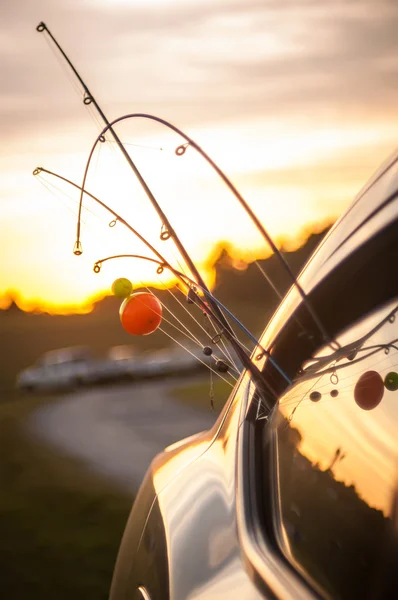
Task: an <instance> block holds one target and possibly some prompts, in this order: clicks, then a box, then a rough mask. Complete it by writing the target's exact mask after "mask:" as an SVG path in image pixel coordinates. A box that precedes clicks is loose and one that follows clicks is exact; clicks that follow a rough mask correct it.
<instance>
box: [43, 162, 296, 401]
mask: <svg viewBox="0 0 398 600" xmlns="http://www.w3.org/2000/svg"><path fill="white" fill-rule="evenodd" d="M40 173H47V174H48V175H50V176H53V177H56V178H58V179H60V180H61V181H64V182H65V183H67V184H69V185H71V186H73V187H75V188H76V189H78V190H80V191H83V193H84V194H86V195H87V196H89V197H90V198H91V199H92V200H94V201H95V202H97V203H98V204H99V205H100V206H102V207H103V208H105V209H106V210H107V211H108V212H110V213H111V215H112V216H113V217H114V220H115V221H119V222H120V223H121V224H122V225H124V226H125V227H126V228H127V229H128V230H129V231H130V232H131V233H133V235H135V236H136V237H137V238H138V239H139V240H140V241H141V242H142V243H144V244H145V245H146V247H147V248H148V249H149V250H150V251H151V252H153V254H155V256H156V257H157V260H156V259H153V258H150V257H147V256H141V255H117V256H110V257H106V258H103V259H100V260H98V261H96V263H95V264H94V272H95V273H99V271H100V269H101V265H102V263H103V262H105V261H108V260H111V259H114V258H125V257H126V258H127V257H131V258H139V259H143V260H147V261H150V262H152V263H154V264H156V265H157V273H158V274H159V275H160V274H161V273H162V272H163V271H164V269H165V268H166V269H167V270H169V271H170V272H171V273H172V274H173V275H174V276H175V277H176V278H177V279H178V281H180V283H182V284H183V286H184V287H186V288H188V290H189V293H190V294H191V296H190V297H191V299H192V298H193V300H194V301H195V303H196V304H197V305H198V307H199V308H200V309H201V310H202V312H203V313H204V314H207V315H208V316H209V317H211V318H212V319H213V320H214V321H215V323H216V324H217V325H218V327H219V328H220V332H219V333H218V334H217V335H219V336H222V335H223V334H225V336H226V337H227V339H228V340H229V342H230V343H231V345H232V347H233V348H234V350H235V352H236V354H237V355H238V356H239V358H240V359H241V360H242V364H243V365H244V366H245V368H246V369H248V370H249V371H250V372H251V373H252V375H253V376H256V377H257V378H261V373H260V371H259V370H258V368H257V367H256V365H254V364H253V362H252V361H251V360H250V357H249V356H248V354H246V352H245V351H244V349H243V348H242V346H241V345H240V344H241V342H240V341H239V339H238V338H237V337H236V335H235V334H234V332H233V331H232V330H230V329H226V328H225V325H224V323H223V321H222V320H221V319H220V318H219V317H218V315H217V314H215V311H214V310H212V309H211V308H210V307H209V305H208V304H207V303H206V302H204V301H203V300H202V298H201V297H200V296H199V295H198V293H197V291H196V289H195V288H198V289H199V290H200V291H201V292H202V293H203V294H204V296H205V297H206V299H207V300H208V302H209V304H211V303H213V304H215V305H216V306H217V307H218V308H219V310H220V311H221V312H222V311H225V312H226V313H227V314H228V316H229V317H230V318H231V319H232V320H233V321H234V322H235V323H236V324H237V325H238V327H239V328H240V329H241V330H242V331H243V332H244V333H245V334H246V335H247V336H248V337H249V339H250V340H251V341H252V342H253V343H254V344H255V346H256V348H258V349H259V350H260V353H261V355H265V356H267V357H268V358H269V360H270V362H271V363H272V365H273V366H274V368H275V369H276V370H277V371H278V372H279V374H280V375H282V377H283V378H284V379H285V381H286V382H287V383H288V384H289V385H290V384H291V383H292V381H291V379H290V378H289V377H288V376H287V375H286V374H285V373H284V371H283V370H282V369H281V368H280V367H279V365H278V364H277V363H276V361H275V360H274V359H273V358H272V356H271V353H270V352H269V351H268V350H266V349H265V348H263V347H262V346H261V344H260V343H259V341H258V340H257V339H256V338H255V337H254V336H253V334H252V333H251V332H250V331H249V330H248V329H247V328H246V327H245V326H244V325H243V323H241V321H240V320H239V319H237V318H236V317H235V315H234V314H233V313H232V312H231V311H230V310H229V309H228V308H227V307H226V306H225V305H223V304H222V303H221V302H220V301H219V300H218V299H217V298H216V297H215V296H214V295H213V294H212V293H211V292H210V291H209V290H208V289H207V287H202V286H201V285H200V284H198V283H197V282H196V281H193V280H192V279H191V278H190V277H188V275H186V274H185V273H182V272H180V271H178V270H177V269H175V268H174V267H173V266H172V265H171V264H170V263H169V262H168V261H167V260H166V259H165V258H164V256H162V254H161V253H160V252H158V250H156V248H155V247H154V246H153V245H152V244H151V243H150V242H149V241H148V240H147V239H146V238H145V237H144V236H143V235H141V234H140V233H139V232H138V231H137V230H136V229H135V228H134V227H132V226H131V225H130V224H129V223H128V222H127V221H126V220H125V219H124V218H123V217H122V216H121V215H119V214H118V213H117V212H116V211H115V210H113V209H112V208H111V207H110V206H108V204H106V203H105V202H103V201H102V200H100V199H99V198H98V197H97V196H95V195H94V194H92V193H90V192H89V191H88V190H86V189H83V188H82V187H81V186H80V185H78V184H77V183H75V182H73V181H71V180H70V179H68V178H67V177H64V176H63V175H60V174H58V173H55V172H53V171H50V170H48V169H45V168H44V167H36V168H35V169H34V171H33V175H34V176H35V177H36V176H38V175H39V174H40ZM253 371H254V373H253ZM261 379H262V378H261ZM271 391H272V392H273V390H271Z"/></svg>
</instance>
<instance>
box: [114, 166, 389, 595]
mask: <svg viewBox="0 0 398 600" xmlns="http://www.w3.org/2000/svg"><path fill="white" fill-rule="evenodd" d="M397 165H398V163H397V160H396V158H395V159H394V160H392V161H390V163H389V164H388V165H386V166H385V167H383V169H382V170H381V172H380V173H379V174H377V175H376V176H375V177H374V178H373V181H372V182H371V183H370V184H368V185H367V186H366V187H365V188H364V190H363V191H362V192H361V193H360V194H359V196H358V197H357V199H356V200H355V201H354V203H353V204H352V206H351V207H350V208H349V209H348V211H347V212H346V213H345V215H343V216H342V217H341V219H340V220H339V222H338V223H337V224H336V225H335V226H334V227H333V229H332V231H331V232H330V234H329V235H328V236H327V238H326V239H325V240H324V241H323V242H322V244H321V245H320V247H319V248H318V250H317V251H316V252H315V253H314V255H313V257H312V258H311V259H310V260H309V262H308V263H307V265H306V266H305V267H304V269H303V271H302V273H301V275H300V279H299V281H300V284H301V285H302V287H303V288H304V290H305V292H306V293H307V295H308V296H307V298H308V299H307V300H305V301H303V298H302V294H300V291H299V290H298V288H297V286H292V288H291V289H290V291H289V292H288V294H287V296H286V298H285V299H284V300H283V302H282V303H281V305H280V307H279V308H278V310H277V311H276V313H275V315H274V317H273V319H272V320H271V321H270V323H269V325H268V327H267V328H266V329H265V331H264V333H263V335H262V337H261V339H260V344H261V347H262V348H269V349H271V350H272V356H273V359H274V360H277V361H278V364H279V366H280V367H281V369H282V370H283V369H285V374H286V373H287V375H286V377H285V378H283V377H281V376H280V374H279V373H277V372H276V370H275V368H274V367H273V365H272V362H271V361H270V360H269V359H268V357H267V355H266V353H264V352H262V350H261V348H257V349H256V350H255V352H254V354H253V356H252V360H253V361H254V363H255V364H256V366H257V367H258V368H259V369H260V370H262V371H263V374H264V378H265V379H266V380H267V381H268V383H270V384H271V383H272V386H274V389H275V390H276V391H275V393H276V394H277V396H278V397H279V398H281V399H282V402H283V399H284V398H289V394H294V393H295V390H296V388H297V386H300V385H305V388H306V390H307V391H306V393H307V394H308V393H309V392H308V390H309V389H311V385H312V384H313V376H312V375H311V371H310V372H309V374H307V373H306V369H310V368H311V365H312V363H313V362H314V360H315V362H316V360H320V361H321V362H320V363H319V364H320V365H321V364H323V363H322V360H323V359H324V358H325V357H326V358H330V360H329V362H333V360H332V359H334V358H335V357H337V358H335V360H341V359H340V358H339V356H338V351H339V344H337V342H336V340H335V338H336V337H337V338H338V339H339V340H340V342H341V344H343V345H344V344H346V343H347V342H346V341H345V340H346V338H344V336H346V335H348V334H347V331H348V330H349V328H350V327H352V326H353V325H354V324H355V323H357V322H359V321H360V320H361V319H365V318H370V319H371V318H372V314H373V313H372V311H374V310H379V308H380V306H382V305H383V302H384V303H388V302H391V301H392V299H395V300H396V301H397V302H398V279H397V277H396V275H395V272H396V264H397V263H398V241H397V240H398V200H397V190H398V170H397ZM380 261H382V262H380ZM389 261H391V265H389ZM392 273H394V274H392ZM345 294H346V296H345ZM307 302H311V305H312V306H313V307H314V309H315V310H316V311H317V314H318V316H320V318H321V320H322V323H323V324H324V325H325V328H326V334H327V332H328V331H329V332H330V335H331V338H330V339H328V338H327V337H325V335H324V332H322V331H320V330H319V328H318V327H317V324H316V322H315V321H314V319H313V318H312V316H311V312H310V311H309V309H308V304H307ZM383 314H384V313H383ZM369 322H370V321H369ZM300 326H301V327H303V326H304V327H303V329H304V336H301V334H299V333H298V332H299V330H300ZM358 331H359V330H358ZM358 335H359V333H358ZM347 339H348V338H347ZM341 344H340V345H341ZM336 353H337V354H336ZM326 358H325V360H326ZM321 359H322V360H321ZM306 361H307V362H306ZM308 361H309V362H308ZM311 361H312V362H311ZM325 364H326V363H325ZM354 364H355V363H354ZM391 368H393V367H391ZM311 377H312V379H311ZM289 378H291V379H292V381H291V383H290V384H289V383H288V381H289ZM303 382H304V383H303ZM311 382H312V383H311ZM397 393H398V392H397ZM262 394H263V391H261V393H257V391H256V389H255V387H254V384H253V382H252V380H251V377H250V375H249V374H248V373H247V372H246V373H243V374H242V375H241V378H240V380H239V382H238V383H237V385H236V387H235V389H234V392H233V393H232V395H231V397H230V400H229V402H227V403H226V406H225V408H224V411H223V413H222V414H221V415H220V417H219V419H218V421H217V423H216V425H215V426H214V428H213V429H212V430H211V431H210V432H208V433H203V434H201V435H198V436H193V437H192V438H190V439H188V440H186V441H185V442H182V443H177V444H174V445H173V446H172V447H171V448H169V450H168V451H166V452H164V453H162V454H160V455H159V456H158V457H156V459H155V460H154V461H153V463H152V465H151V468H150V470H149V472H148V474H147V477H146V479H145V481H144V483H143V487H142V488H141V491H140V496H139V499H138V502H136V503H135V505H134V506H133V510H132V513H131V517H130V521H131V522H133V523H140V527H139V529H140V533H139V534H138V533H135V534H134V535H130V533H129V527H127V530H126V534H125V536H124V539H123V543H122V546H121V549H120V553H119V557H118V561H117V564H116V568H115V573H114V578H113V584H112V591H111V600H119V599H121V598H127V597H131V596H132V594H134V593H135V592H136V590H137V589H138V588H139V586H143V587H144V588H145V589H146V590H147V593H148V594H149V597H150V598H153V599H160V598H164V599H167V598H172V599H173V600H180V599H181V600H182V599H185V598H260V597H262V598H279V599H284V600H298V599H301V598H303V599H304V598H305V599H306V600H309V599H313V598H319V597H324V598H328V597H329V592H328V590H327V586H324V585H323V582H322V578H319V577H313V578H311V576H309V575H308V573H307V571H306V569H305V568H304V567H303V566H302V565H300V564H299V561H295V560H293V558H292V556H291V555H289V553H288V552H287V551H286V540H287V537H288V533H289V531H288V528H285V529H284V526H283V525H281V518H280V515H281V497H280V489H281V488H280V482H281V481H283V474H282V473H279V471H278V469H277V468H276V465H278V464H279V463H278V443H277V440H278V426H277V425H275V424H274V421H273V416H274V414H275V412H276V411H277V410H278V404H276V405H275V406H274V409H273V412H272V411H271V412H270V410H269V408H267V407H269V405H267V403H266V402H264V398H263V397H262ZM297 402H298V404H300V400H299V401H296V404H297ZM307 405H308V403H307ZM264 407H266V409H264ZM314 407H316V403H315V402H314V403H310V408H309V409H308V410H310V411H313V410H314ZM336 407H337V408H336V410H337V411H338V407H339V405H338V403H337V404H336ZM293 408H294V406H293ZM293 408H292V410H293ZM292 410H291V411H290V412H289V411H288V413H287V417H290V415H291V412H292ZM293 416H294V412H293ZM285 418H286V415H285ZM370 423H372V421H370ZM396 425H397V423H396V421H394V422H393V425H392V427H393V430H394V431H396ZM345 426H346V428H347V431H346V435H350V432H353V434H354V430H355V423H354V422H353V421H349V420H347V421H346V423H345ZM372 426H373V427H374V428H377V427H378V425H377V423H376V421H374V422H373V425H369V427H372ZM319 427H320V426H319ZM384 429H385V427H384V426H382V427H381V432H383V431H384ZM341 431H343V428H342V429H341ZM369 431H371V430H369ZM389 439H392V440H393V441H392V444H394V436H393V434H392V433H391V431H390V432H389ZM333 443H334V446H336V443H337V441H336V440H335V442H333ZM332 446H333V444H332ZM334 446H333V448H334ZM396 447H397V444H396V437H395V450H394V452H395V451H396ZM335 450H336V448H334V451H335ZM394 456H395V454H394ZM314 468H315V467H314ZM326 470H327V469H326ZM259 473H262V476H261V477H259ZM396 475H397V478H398V472H396ZM326 476H327V475H326ZM149 490H151V491H152V495H151V494H150V493H149ZM145 494H149V499H148V502H147V503H146V504H145V502H143V501H142V498H143V497H144V495H145ZM330 495H331V497H332V496H333V494H332V492H331V493H330ZM333 497H334V496H333ZM278 511H279V512H278ZM397 513H398V511H397V512H396V513H395V515H396V514H397ZM289 514H290V513H289ZM278 515H279V517H278ZM394 518H395V520H396V516H395V517H394ZM394 536H395V531H394ZM326 539H327V538H326V537H325V540H326ZM394 539H395V538H394ZM394 544H395V542H394V543H393V546H394ZM397 556H398V555H397ZM343 558H344V557H343ZM390 558H391V557H390V556H389V557H388V560H387V562H388V561H389V560H390ZM386 569H387V567H386ZM127 572H128V573H129V574H128V576H127V575H126V573H127ZM347 573H348V575H347V576H349V569H348V570H347ZM386 573H387V571H386ZM347 589H349V586H347ZM386 589H387V587H385V586H384V587H383V586H379V587H378V588H377V589H376V592H375V590H372V594H373V596H371V597H372V598H379V597H380V598H390V597H393V596H391V593H390V592H391V589H392V588H391V587H390V588H389V590H390V591H389V592H386ZM394 589H395V591H396V588H394ZM374 592H375V593H374ZM388 593H390V595H388ZM378 594H379V595H378ZM386 594H387V595H386Z"/></svg>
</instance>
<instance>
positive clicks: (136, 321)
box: [119, 292, 162, 335]
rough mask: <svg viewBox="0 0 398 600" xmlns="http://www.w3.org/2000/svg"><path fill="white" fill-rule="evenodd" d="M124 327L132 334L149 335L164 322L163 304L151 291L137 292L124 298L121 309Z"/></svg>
mask: <svg viewBox="0 0 398 600" xmlns="http://www.w3.org/2000/svg"><path fill="white" fill-rule="evenodd" d="M119 315H120V321H121V323H122V326H123V328H124V329H125V330H126V331H127V333H130V334H131V335H149V334H150V333H153V332H154V331H156V329H157V328H158V327H159V325H160V323H161V322H162V305H161V304H160V302H159V300H158V299H157V298H156V296H154V295H153V294H151V293H149V292H135V293H134V294H131V296H129V297H128V298H126V299H125V300H124V302H123V303H122V305H121V307H120V311H119Z"/></svg>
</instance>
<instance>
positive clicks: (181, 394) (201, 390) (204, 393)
mask: <svg viewBox="0 0 398 600" xmlns="http://www.w3.org/2000/svg"><path fill="white" fill-rule="evenodd" d="M231 392H232V388H231V386H230V385H228V384H227V383H226V382H225V381H224V380H223V379H216V380H215V381H214V412H215V413H216V414H218V413H220V412H221V409H222V408H223V406H224V404H225V403H226V401H227V400H228V398H229V395H230V393H231ZM171 395H172V397H173V398H174V399H175V400H177V401H178V402H182V403H184V404H188V405H189V406H193V407H194V408H199V409H201V410H210V381H209V378H206V379H204V380H203V381H200V382H197V383H194V384H190V385H186V386H183V387H176V388H175V389H174V390H172V392H171Z"/></svg>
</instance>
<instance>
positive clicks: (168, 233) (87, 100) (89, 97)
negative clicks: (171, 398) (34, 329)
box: [36, 22, 339, 350]
mask: <svg viewBox="0 0 398 600" xmlns="http://www.w3.org/2000/svg"><path fill="white" fill-rule="evenodd" d="M36 29H37V31H39V32H46V33H47V34H48V36H49V37H50V39H51V40H52V42H53V43H54V44H55V46H56V47H57V48H58V50H59V52H60V53H61V54H62V56H63V58H64V59H65V61H66V62H67V63H68V65H69V67H70V68H71V69H72V71H73V73H74V75H75V76H76V78H77V79H78V81H79V82H80V84H81V86H82V87H83V90H84V97H83V103H84V104H85V105H89V104H91V103H92V104H93V105H94V107H95V108H96V110H97V112H98V114H99V115H100V117H101V118H102V120H103V121H104V123H105V125H106V127H105V129H104V130H103V131H102V133H101V134H100V136H99V138H98V140H97V141H101V142H104V141H105V137H104V135H105V133H106V132H107V131H109V133H110V134H111V135H112V137H113V139H114V140H115V142H116V143H117V145H118V147H119V148H120V150H121V152H122V154H123V156H124V157H125V159H126V160H127V162H128V164H129V165H130V167H131V168H132V170H133V171H134V173H135V175H136V176H137V178H138V180H139V182H140V184H141V185H142V187H143V189H144V191H145V193H146V195H147V196H148V198H149V200H150V202H151V203H152V205H153V207H154V208H155V210H156V212H157V214H158V216H159V218H160V220H161V222H162V225H163V226H164V227H165V231H162V233H161V239H162V240H166V239H169V238H170V237H171V238H172V239H173V241H174V243H175V244H176V246H177V249H178V250H179V252H180V254H181V256H182V257H183V259H184V260H185V262H186V264H187V266H188V267H189V269H190V270H191V272H192V274H193V275H194V276H195V278H196V280H197V282H198V283H199V284H200V285H201V287H204V288H206V289H208V288H207V286H206V284H205V282H204V280H203V278H202V277H201V275H200V273H199V271H198V269H197V268H196V266H195V264H194V262H193V261H192V259H191V257H190V256H189V254H188V252H187V251H186V249H185V247H184V246H183V244H182V242H181V240H180V239H179V237H178V235H177V234H176V232H175V230H174V229H173V228H172V226H171V224H170V221H169V220H168V217H167V215H166V214H165V213H164V212H163V210H162V209H161V207H160V205H159V203H158V202H157V200H156V198H155V197H154V195H153V193H152V192H151V190H150V189H149V187H148V185H147V184H146V182H145V180H144V179H143V177H142V175H141V173H140V172H139V170H138V168H137V167H136V165H135V164H134V162H133V160H132V159H131V157H130V155H129V154H128V152H127V151H126V149H125V147H124V146H123V144H122V142H121V140H120V138H119V137H118V135H117V133H116V132H115V130H114V127H113V126H114V125H115V124H116V123H117V122H119V121H121V120H124V119H127V118H133V117H141V118H146V119H152V120H154V121H157V122H159V123H161V124H163V125H165V126H166V127H168V128H169V129H172V130H173V131H174V132H176V133H177V134H178V135H180V136H181V137H182V138H183V139H185V141H186V143H185V144H182V145H180V146H178V147H177V149H176V154H177V155H178V156H181V155H183V154H184V153H185V151H186V149H187V147H188V146H192V147H193V148H194V149H195V150H196V151H197V152H198V153H199V154H200V155H201V156H202V157H203V158H204V159H205V160H206V161H207V162H208V163H209V164H210V166H211V167H212V168H213V169H214V170H215V171H216V173H217V174H218V175H219V177H220V178H221V179H222V180H223V182H224V183H225V184H226V185H227V187H228V188H229V189H230V190H231V192H232V193H233V194H234V196H235V197H236V198H237V200H238V201H239V203H240V204H241V206H242V207H243V209H244V210H245V212H246V213H247V214H248V216H249V218H250V219H251V221H252V222H253V223H254V225H255V226H256V228H257V229H258V231H259V232H260V234H261V235H262V237H263V239H264V240H265V241H266V242H267V243H268V245H269V246H270V248H271V249H272V251H273V252H274V253H275V255H276V256H277V257H278V259H279V261H280V263H281V265H282V267H283V269H284V270H285V271H286V273H287V274H288V276H289V278H290V279H291V281H292V283H293V285H294V287H295V288H296V289H297V291H298V293H299V295H300V296H301V298H302V300H303V302H304V304H305V306H306V308H307V310H308V312H309V314H310V315H311V317H312V319H313V321H314V323H315V324H316V326H317V328H318V330H319V332H320V333H321V335H322V337H323V339H324V340H325V342H327V343H328V344H329V346H330V347H331V348H332V349H333V350H335V349H336V348H335V346H336V345H337V346H339V345H338V344H337V342H335V341H334V340H331V339H330V336H329V335H328V333H327V331H326V330H325V328H324V326H323V324H322V322H321V320H320V319H319V317H318V315H317V313H316V311H315V310H314V308H313V307H312V304H311V302H310V301H309V299H308V296H307V295H306V293H305V292H304V290H303V288H302V286H301V285H300V283H299V282H298V280H297V278H296V277H295V275H294V273H293V271H292V270H291V268H290V266H289V264H288V263H287V261H286V260H285V258H284V256H283V255H282V253H281V252H280V251H279V249H278V248H277V246H276V244H275V243H274V241H273V239H272V237H271V236H270V235H269V233H268V232H267V230H266V229H265V228H264V226H263V225H262V223H261V221H260V220H259V219H258V217H257V215H256V214H255V213H254V211H253V210H252V209H251V208H250V206H249V204H248V203H247V202H246V200H245V199H244V198H243V196H242V195H241V194H240V193H239V191H238V190H237V189H236V187H235V186H234V185H233V183H232V182H231V181H230V179H229V178H228V177H227V176H226V175H225V173H224V172H223V171H222V170H221V169H220V167H218V165H217V164H216V163H215V162H214V161H213V160H212V159H211V158H210V156H209V155H208V154H207V153H206V152H205V151H204V150H203V149H202V148H201V147H200V146H199V145H198V144H197V143H196V142H195V141H194V140H193V139H192V138H190V137H189V136H188V135H186V134H185V133H184V132H183V131H181V130H180V129H178V128H177V127H175V126H174V125H172V124H171V123H169V122H168V121H166V120H164V119H161V118H159V117H155V116H153V115H147V114H138V115H125V116H123V117H120V118H119V119H116V120H114V121H112V122H109V120H108V119H107V117H106V116H105V114H104V112H103V111H102V109H101V108H100V106H99V104H98V102H97V101H96V99H95V97H94V96H93V94H92V93H91V92H90V90H89V88H88V87H87V85H86V84H85V82H84V80H83V79H82V77H81V76H80V74H79V73H78V71H77V69H76V68H75V67H74V65H73V64H72V62H71V61H70V59H69V58H68V56H67V55H66V53H65V52H64V50H63V49H62V48H61V46H60V45H59V43H58V42H57V40H56V39H55V38H54V36H53V35H52V33H51V32H50V30H49V29H48V27H47V26H46V24H45V23H43V22H41V23H39V25H38V26H37V27H36ZM82 187H83V188H84V183H83V185H82ZM81 201H82V196H81ZM74 252H75V254H76V255H80V254H81V253H82V246H81V242H80V219H79V222H78V231H77V240H76V243H75V247H74ZM214 308H215V309H216V311H217V312H218V310H217V307H214ZM220 317H221V318H222V319H223V315H222V314H221V315H220ZM226 326H228V323H226Z"/></svg>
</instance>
